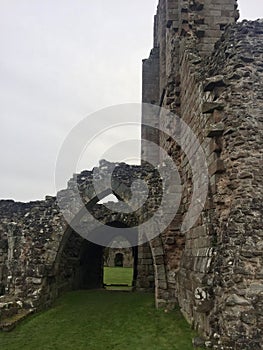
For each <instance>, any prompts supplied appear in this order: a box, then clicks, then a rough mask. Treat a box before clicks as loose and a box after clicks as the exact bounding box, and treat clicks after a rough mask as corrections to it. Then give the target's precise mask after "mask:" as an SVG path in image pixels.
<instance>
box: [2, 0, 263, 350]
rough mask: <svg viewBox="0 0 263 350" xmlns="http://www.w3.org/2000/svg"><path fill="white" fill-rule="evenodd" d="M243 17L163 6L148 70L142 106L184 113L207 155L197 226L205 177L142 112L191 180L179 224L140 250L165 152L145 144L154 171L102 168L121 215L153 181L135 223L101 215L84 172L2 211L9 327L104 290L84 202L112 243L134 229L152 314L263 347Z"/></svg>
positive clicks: (254, 57) (216, 3) (218, 6)
mask: <svg viewBox="0 0 263 350" xmlns="http://www.w3.org/2000/svg"><path fill="white" fill-rule="evenodd" d="M238 17H239V14H238V5H237V1H236V0H159V5H158V10H157V14H156V16H155V20H154V43H153V49H152V50H151V53H150V56H149V58H148V59H146V60H144V61H143V96H142V102H143V103H146V104H151V105H155V106H159V107H164V108H165V109H167V110H169V111H171V113H174V114H176V115H178V116H179V117H180V118H181V119H182V120H183V121H184V122H185V123H186V124H187V125H189V126H190V128H191V129H192V130H193V131H194V133H195V135H196V136H197V137H198V140H199V143H200V145H201V146H202V149H203V151H204V153H205V156H206V162H207V166H208V176H209V186H208V195H207V198H206V202H205V206H204V208H203V209H202V211H201V214H200V215H198V218H197V220H195V223H194V225H193V226H192V227H191V228H190V229H189V230H188V231H186V232H184V231H182V230H181V226H182V222H183V220H184V218H185V216H186V215H187V213H188V211H189V210H188V209H189V205H190V203H191V197H192V194H193V183H195V184H196V179H195V178H194V176H193V172H192V169H191V166H190V165H189V159H187V156H186V155H185V154H184V152H183V149H182V148H181V147H180V145H178V144H176V142H175V141H174V140H173V139H172V138H171V137H169V134H170V132H171V131H174V132H177V133H179V134H180V130H177V129H176V127H177V126H176V123H173V121H172V122H171V123H169V124H167V125H160V121H161V119H159V118H158V116H155V120H151V123H154V126H155V127H154V128H149V127H147V123H148V119H149V118H152V115H151V114H150V113H148V109H147V108H146V109H143V111H142V140H148V141H151V142H154V143H156V144H157V145H158V146H159V147H161V148H162V149H163V150H164V151H165V152H166V153H167V154H169V156H170V157H171V158H172V159H173V161H174V162H175V163H176V165H177V168H178V171H179V174H180V177H181V179H182V188H183V191H182V198H181V202H180V206H179V209H178V210H177V212H176V215H175V217H174V219H173V220H172V222H171V223H170V224H169V226H168V227H167V228H166V229H165V230H164V231H163V232H162V233H161V234H160V235H158V236H157V237H152V239H151V240H150V241H149V242H143V244H141V243H142V242H141V241H140V239H139V237H140V235H143V234H145V235H149V236H150V233H151V232H143V229H142V230H141V229H140V224H141V223H143V222H145V221H147V220H148V219H149V218H150V217H151V216H152V215H153V213H154V211H155V210H156V208H158V207H159V205H160V200H161V198H160V197H161V195H162V190H161V188H162V179H161V176H160V174H159V173H158V168H155V167H153V166H151V165H150V164H151V163H152V162H153V163H159V164H160V165H161V164H162V155H161V154H159V153H158V152H156V149H153V148H151V147H149V144H148V143H146V144H145V143H143V142H142V156H143V157H145V158H146V159H147V160H148V162H149V163H150V164H148V163H147V162H145V164H144V163H143V164H142V166H132V165H127V164H124V163H119V164H113V163H109V162H106V161H101V163H100V167H99V168H98V169H97V171H99V173H101V174H105V173H111V172H112V171H113V173H112V179H113V180H112V188H108V189H107V188H106V189H105V193H104V194H103V195H104V196H107V195H108V194H109V193H112V192H113V193H114V194H115V195H116V197H117V198H118V199H119V200H120V201H122V202H123V205H124V206H125V202H126V201H128V200H129V199H130V188H131V186H132V183H133V181H134V180H135V179H137V178H140V179H144V180H145V181H146V183H147V184H148V185H149V188H150V191H149V196H148V199H147V201H146V204H145V206H144V207H143V208H142V209H138V210H136V211H135V212H134V213H132V214H127V213H125V212H124V213H120V212H119V211H116V212H114V210H112V211H110V210H109V209H107V208H105V206H104V205H103V204H99V198H98V196H97V194H96V191H95V190H94V187H93V185H92V179H93V174H94V170H93V171H83V172H82V173H81V174H75V175H74V176H73V178H72V179H71V180H70V181H69V183H68V187H67V189H65V190H62V191H60V192H59V193H58V195H57V197H46V199H45V200H44V201H38V202H30V203H17V202H14V201H11V200H10V201H5V200H3V201H0V219H1V220H0V295H1V296H0V321H3V320H4V319H5V318H6V317H8V316H10V315H11V314H13V313H16V312H18V311H19V310H20V311H21V310H22V311H23V312H25V314H27V313H29V312H31V311H32V310H35V309H36V310H39V309H41V308H43V307H46V306H49V305H51V303H52V301H53V300H54V299H55V298H56V297H57V296H58V295H59V294H60V293H62V292H63V291H66V290H72V289H78V288H101V287H102V284H103V281H102V255H103V246H100V245H98V244H95V243H94V242H93V239H92V237H93V236H94V235H96V234H97V233H98V231H96V230H99V228H98V227H96V225H95V226H94V223H93V222H92V221H89V220H84V219H83V213H82V208H81V207H78V206H76V205H75V203H76V198H77V195H79V196H80V197H81V199H82V201H83V205H84V207H85V208H88V210H89V212H90V213H91V214H92V215H93V216H94V217H95V218H96V219H97V221H99V222H101V223H102V224H103V225H105V224H106V225H108V226H109V227H111V228H112V232H113V233H112V234H113V236H109V242H108V243H110V241H111V240H112V239H113V238H114V228H118V227H129V228H131V229H133V228H134V230H135V234H134V237H135V238H134V241H133V242H131V244H132V245H133V246H135V248H133V249H134V251H133V256H134V280H133V285H134V288H135V289H136V290H138V291H154V293H155V301H156V306H157V307H165V308H170V309H171V310H172V309H173V308H174V306H175V305H179V307H180V309H181V311H182V313H183V315H184V316H185V318H186V319H187V321H188V322H189V323H190V324H191V325H192V326H193V327H194V328H195V329H196V330H197V331H198V332H199V334H200V336H201V337H203V338H204V339H205V340H206V345H207V347H210V348H213V349H232V350H259V349H262V344H263V337H262V330H263V261H262V260H263V220H262V213H263V204H262V198H263V186H262V183H263V182H262V177H263V175H262V174H263V172H262V168H261V167H262V166H263V163H262V148H263V88H262V80H263V21H262V20H258V21H243V22H237V20H238ZM161 130H162V131H161ZM163 130H164V131H163ZM165 130H167V132H165ZM181 137H183V135H181ZM189 142H191V140H189ZM200 181H201V180H200ZM199 185H200V184H199ZM198 189H199V191H201V190H200V189H201V185H200V187H198V185H197V186H196V188H195V189H194V190H195V191H197V192H198ZM135 190H136V189H135ZM138 191H139V190H138ZM69 198H70V200H68V199H69ZM61 205H62V206H63V207H64V208H65V209H66V210H67V213H69V216H70V218H71V219H72V221H74V223H75V226H74V229H73V228H72V227H71V225H68V224H67V222H66V220H65V219H64V217H63V215H62V213H61V210H60V208H61ZM172 205H173V204H172V203H167V206H171V207H172ZM192 213H193V215H195V213H196V211H195V207H193V210H192ZM190 219H191V218H189V220H190ZM76 227H77V228H78V229H80V230H83V232H86V234H87V236H86V238H87V239H85V238H83V237H81V236H80V235H78V234H77V233H76V229H75V228H76ZM137 227H138V231H136V230H137ZM149 231H151V230H149ZM136 232H137V233H136ZM127 239H128V240H129V238H127ZM136 243H137V244H138V246H136Z"/></svg>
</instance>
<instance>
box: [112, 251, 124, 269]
mask: <svg viewBox="0 0 263 350" xmlns="http://www.w3.org/2000/svg"><path fill="white" fill-rule="evenodd" d="M123 260H124V257H123V254H122V253H116V254H115V258H114V266H115V267H123Z"/></svg>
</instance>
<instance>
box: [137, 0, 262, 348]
mask: <svg viewBox="0 0 263 350" xmlns="http://www.w3.org/2000/svg"><path fill="white" fill-rule="evenodd" d="M165 3H166V4H167V6H168V7H169V6H170V5H171V3H173V5H172V6H173V10H172V13H173V15H174V17H173V19H169V18H168V17H167V9H166V11H163V8H164V4H165ZM164 16H166V18H167V23H166V28H165V30H164V28H163V29H160V28H159V29H156V28H155V39H154V47H155V52H158V49H159V51H160V50H161V51H162V50H163V49H160V48H164V47H165V48H166V57H165V62H166V65H165V69H164V65H163V64H161V63H160V64H159V74H160V82H162V83H159V85H158V86H156V89H157V90H159V97H160V99H159V101H158V102H157V103H156V104H158V105H160V106H162V107H165V108H167V109H169V110H170V111H172V112H174V113H176V114H177V115H179V116H180V117H181V118H182V119H183V120H184V121H185V122H186V123H187V124H188V125H189V126H190V127H191V129H192V130H193V131H194V133H195V135H196V136H197V137H198V140H199V143H200V144H201V146H202V148H203V150H204V152H205V155H206V162H207V165H208V171H209V188H208V190H209V191H208V197H207V200H206V203H205V207H204V209H203V210H202V213H201V215H200V216H199V218H198V220H197V221H196V222H195V225H194V226H193V227H192V228H191V229H190V230H189V231H187V232H186V233H185V234H184V233H182V232H181V230H180V228H181V227H180V226H181V224H182V221H183V218H184V217H185V215H186V213H187V211H188V208H189V203H190V200H191V196H192V187H193V175H192V169H191V166H190V164H189V161H188V160H187V157H186V155H185V154H184V153H183V151H182V150H181V149H180V145H179V147H178V145H176V143H175V142H174V140H172V139H171V138H170V137H167V134H165V133H163V132H159V134H158V137H159V140H158V143H159V145H160V146H161V147H162V148H163V149H165V151H166V152H167V154H169V155H170V156H171V157H172V158H173V160H174V162H175V164H176V165H177V167H178V170H179V173H180V176H181V179H182V182H183V195H182V202H181V206H180V208H179V210H178V211H177V215H176V217H175V221H174V222H173V223H172V224H171V225H170V226H169V227H168V228H167V230H165V231H164V232H163V233H162V235H161V236H160V241H161V243H160V245H161V246H162V259H163V260H164V261H165V265H164V268H165V274H166V278H165V281H166V284H165V283H163V284H162V285H161V287H160V288H159V290H158V291H157V292H156V295H158V298H157V304H158V302H160V301H161V302H160V305H162V304H164V302H165V300H166V301H167V303H168V304H171V303H172V304H173V303H174V301H175V300H176V301H177V302H178V303H179V305H180V307H181V310H182V312H183V313H184V315H185V317H186V318H187V319H188V320H189V322H190V323H192V324H193V325H194V327H195V328H196V329H197V330H198V331H199V332H200V333H201V334H203V335H204V337H205V338H209V339H211V341H212V342H213V344H214V347H215V348H222V349H260V346H261V344H262V333H261V330H262V315H261V311H259V310H261V308H262V286H263V285H262V273H261V272H262V263H263V262H262V206H261V205H262V204H261V202H260V198H261V199H262V175H261V172H260V164H262V151H261V149H262V142H263V137H262V136H263V134H262V130H263V128H262V110H263V105H262V25H263V24H262V21H257V22H247V21H244V22H243V23H238V24H235V21H236V19H237V18H238V12H237V4H236V1H205V0H204V1H188V0H185V1H178V2H177V1H173V2H171V1H165V0H160V3H159V7H158V12H157V18H163V17H164ZM155 22H156V20H155ZM163 23H164V22H163V21H160V20H159V21H157V25H159V26H162V25H163ZM155 25H156V24H155ZM164 42H165V44H164ZM214 45H215V48H214ZM159 60H160V61H161V60H163V61H164V58H163V57H162V56H161V54H160V56H159ZM157 61H158V59H157V58H156V62H157ZM143 65H144V66H146V65H147V61H144V64H143ZM156 69H157V68H156V67H155V72H156ZM147 74H148V85H149V84H150V83H149V76H150V72H149V71H148V72H147ZM154 79H155V80H156V78H155V76H154ZM144 89H147V86H143V90H144ZM151 91H154V89H153V88H152V90H151ZM154 94H155V95H156V91H154ZM143 96H147V99H146V100H144V99H143V102H147V103H151V102H150V101H151V97H150V96H149V95H147V94H146V93H144V94H143ZM153 100H154V99H153ZM142 121H144V114H142ZM161 122H162V119H161V118H160V119H159V120H156V121H155V123H156V125H158V123H159V127H160V129H162V130H167V131H169V130H170V131H173V132H175V131H176V125H175V124H174V125H173V124H172V123H169V124H167V125H161V124H160V123H161ZM171 129H173V130H171ZM150 131H151V130H148V135H147V131H144V133H143V134H142V135H143V136H144V137H145V138H146V139H147V137H148V139H149V140H152V141H154V139H153V138H151V137H152V135H151V133H150ZM182 136H183V135H182ZM189 142H191V140H189ZM142 151H143V152H144V154H151V149H150V148H149V149H147V147H146V149H144V144H143V143H142ZM151 156H152V158H153V157H155V159H156V158H158V156H159V161H160V163H161V162H162V157H161V156H160V155H158V154H154V155H151ZM152 252H153V260H154V268H155V274H156V275H157V277H156V279H157V278H158V270H159V267H160V265H159V263H160V264H161V266H162V264H163V260H162V261H161V262H160V260H156V259H155V254H154V250H152ZM159 278H160V276H159ZM157 287H158V285H157Z"/></svg>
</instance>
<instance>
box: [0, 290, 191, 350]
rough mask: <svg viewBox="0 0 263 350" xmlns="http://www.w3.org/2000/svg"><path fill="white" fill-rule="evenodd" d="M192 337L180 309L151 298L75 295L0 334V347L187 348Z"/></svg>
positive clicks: (105, 293) (125, 294) (79, 349)
mask: <svg viewBox="0 0 263 350" xmlns="http://www.w3.org/2000/svg"><path fill="white" fill-rule="evenodd" d="M193 336H194V333H193V332H192V331H191V330H190V328H189V326H188V324H187V323H186V322H185V320H184V319H183V317H182V316H181V314H180V313H179V311H171V312H169V313H166V312H164V310H156V309H155V308H154V297H153V295H152V294H148V293H129V292H119V291H117V292H116V291H106V290H97V291H76V292H70V293H67V294H65V295H63V296H62V297H60V298H59V299H58V300H57V301H56V302H55V303H54V305H53V307H52V308H51V309H49V310H47V311H44V312H41V313H38V314H35V315H32V316H30V317H29V318H28V319H26V320H25V321H23V322H22V323H21V324H20V325H19V326H18V327H17V328H16V329H15V330H14V331H12V332H10V333H4V332H0V349H1V350H18V349H19V350H22V349H24V350H48V349H50V350H60V349H61V350H62V349H63V350H69V349H70V350H84V349H85V350H104V349H111V350H113V349H114V350H166V349H167V350H188V349H189V350H190V349H192V345H191V338H192V337H193Z"/></svg>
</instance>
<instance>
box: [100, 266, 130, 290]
mask: <svg viewBox="0 0 263 350" xmlns="http://www.w3.org/2000/svg"><path fill="white" fill-rule="evenodd" d="M132 275H133V268H132V267H104V283H106V284H128V285H129V286H131V285H132V277H133V276H132Z"/></svg>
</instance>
